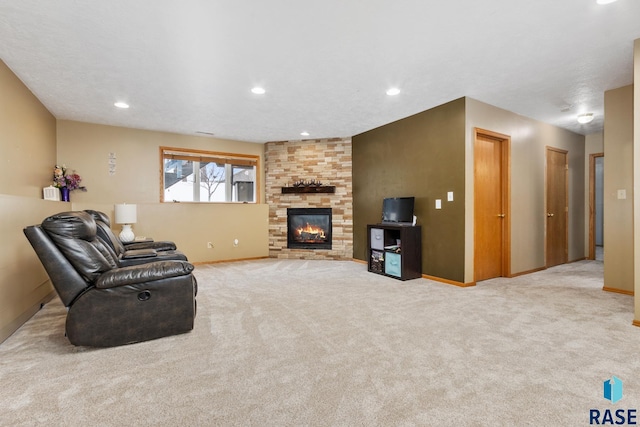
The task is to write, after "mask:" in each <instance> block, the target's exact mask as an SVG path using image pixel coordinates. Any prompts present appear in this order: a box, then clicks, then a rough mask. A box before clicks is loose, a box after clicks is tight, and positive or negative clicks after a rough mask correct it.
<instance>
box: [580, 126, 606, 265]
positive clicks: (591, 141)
mask: <svg viewBox="0 0 640 427" xmlns="http://www.w3.org/2000/svg"><path fill="white" fill-rule="evenodd" d="M598 153H604V134H603V133H602V132H597V133H592V134H590V135H586V136H585V141H584V191H585V193H584V195H585V197H584V212H585V216H584V256H585V257H588V256H589V215H590V214H589V192H590V187H589V185H590V182H589V180H590V177H589V173H590V172H589V167H590V161H591V154H598Z"/></svg>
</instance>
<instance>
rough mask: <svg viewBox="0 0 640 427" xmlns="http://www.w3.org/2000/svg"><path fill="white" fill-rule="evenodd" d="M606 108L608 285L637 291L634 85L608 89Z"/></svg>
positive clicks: (607, 286)
mask: <svg viewBox="0 0 640 427" xmlns="http://www.w3.org/2000/svg"><path fill="white" fill-rule="evenodd" d="M604 111H605V118H604V153H605V156H604V170H605V174H604V195H603V198H604V244H605V248H606V249H605V251H604V286H605V288H608V289H615V290H621V291H624V292H633V289H634V279H633V151H634V150H633V86H625V87H622V88H619V89H614V90H610V91H607V92H605V94H604ZM618 190H625V191H626V193H627V196H626V199H619V198H618V195H617V194H618Z"/></svg>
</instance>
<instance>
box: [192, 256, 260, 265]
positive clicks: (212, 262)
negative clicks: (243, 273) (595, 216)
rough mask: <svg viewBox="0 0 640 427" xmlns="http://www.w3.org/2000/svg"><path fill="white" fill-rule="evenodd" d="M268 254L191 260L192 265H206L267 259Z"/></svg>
mask: <svg viewBox="0 0 640 427" xmlns="http://www.w3.org/2000/svg"><path fill="white" fill-rule="evenodd" d="M268 258H269V257H268V256H257V257H252V258H234V259H222V260H218V261H198V262H192V263H191V264H193V265H208V264H222V263H223V262H239V261H255V260H258V259H268Z"/></svg>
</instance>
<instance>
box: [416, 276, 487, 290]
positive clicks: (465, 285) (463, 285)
mask: <svg viewBox="0 0 640 427" xmlns="http://www.w3.org/2000/svg"><path fill="white" fill-rule="evenodd" d="M422 278H423V279H429V280H433V281H435V282H440V283H446V284H447V285H453V286H457V287H459V288H470V287H472V286H475V285H476V282H471V283H463V282H456V281H455V280H449V279H443V278H442V277H436V276H429V275H428V274H423V275H422Z"/></svg>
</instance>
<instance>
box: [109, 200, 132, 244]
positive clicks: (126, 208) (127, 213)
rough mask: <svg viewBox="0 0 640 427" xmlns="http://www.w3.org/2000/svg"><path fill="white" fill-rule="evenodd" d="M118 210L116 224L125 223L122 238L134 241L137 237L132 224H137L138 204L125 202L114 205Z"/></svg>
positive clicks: (125, 240)
mask: <svg viewBox="0 0 640 427" xmlns="http://www.w3.org/2000/svg"><path fill="white" fill-rule="evenodd" d="M114 208H115V211H116V224H123V225H122V231H121V232H120V236H119V237H120V240H122V241H123V242H132V241H133V240H134V239H135V237H136V236H135V235H134V234H133V230H132V229H131V224H135V223H136V222H137V221H138V215H137V208H136V205H127V204H126V203H123V204H121V205H115V206H114Z"/></svg>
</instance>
